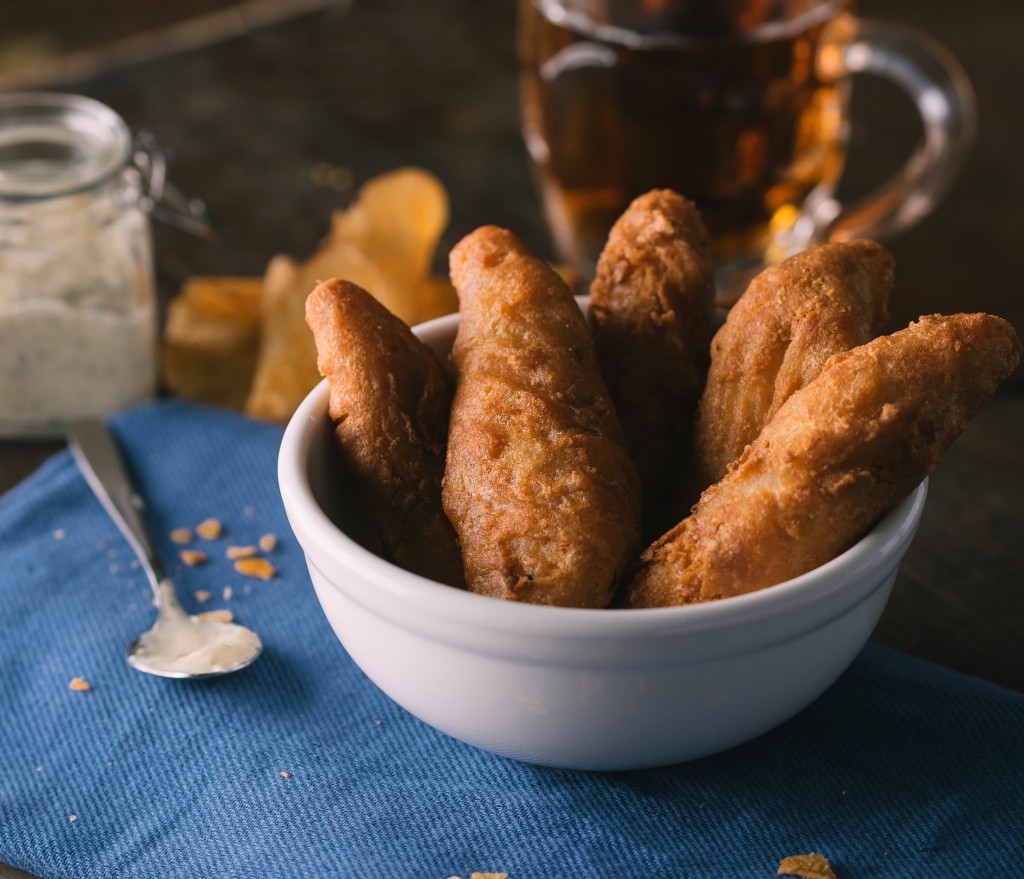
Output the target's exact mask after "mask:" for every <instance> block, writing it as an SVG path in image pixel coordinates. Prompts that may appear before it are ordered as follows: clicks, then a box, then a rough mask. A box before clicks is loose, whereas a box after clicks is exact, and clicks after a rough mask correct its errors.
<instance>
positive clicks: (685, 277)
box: [590, 189, 715, 533]
mask: <svg viewBox="0 0 1024 879" xmlns="http://www.w3.org/2000/svg"><path fill="white" fill-rule="evenodd" d="M714 296H715V285H714V272H713V267H712V263H711V242H710V239H709V237H708V233H707V230H706V229H705V228H704V223H703V221H702V220H701V218H700V214H699V213H698V212H697V209H696V207H695V206H694V205H693V204H692V203H691V202H689V201H687V200H686V199H685V198H683V197H682V196H681V195H678V194H676V193H675V192H672V191H671V190H668V189H660V190H657V189H656V190H652V191H651V192H648V193H646V194H645V195H641V196H640V197H638V198H637V199H635V200H634V201H633V203H632V204H631V205H630V206H629V208H627V210H626V212H625V213H624V214H623V215H622V216H621V217H619V219H618V221H617V222H616V223H615V225H614V226H613V227H612V230H611V233H610V234H609V236H608V243H607V244H606V245H605V248H604V250H603V251H602V253H601V258H600V259H599V260H598V263H597V274H596V276H595V278H594V282H593V284H592V285H591V287H590V323H591V329H592V330H593V334H594V344H595V346H596V348H597V358H598V362H599V363H600V365H601V373H602V375H603V376H604V380H605V384H607V386H608V392H609V394H611V398H612V402H613V403H614V404H615V409H616V412H618V415H619V418H620V419H621V421H622V427H623V429H624V430H625V432H626V443H627V446H628V447H629V451H630V454H631V455H632V457H633V461H634V463H635V464H636V468H637V471H638V472H639V474H640V482H641V484H642V486H643V510H644V518H645V520H651V519H654V520H657V518H658V516H659V514H660V513H661V509H662V507H663V505H664V502H665V500H666V498H667V497H668V495H669V494H670V492H671V491H672V487H673V477H674V476H677V475H678V474H679V469H680V466H681V463H682V462H683V461H684V460H686V458H687V457H688V456H689V445H690V434H691V431H692V427H693V419H694V415H695V413H696V408H697V401H698V399H699V398H700V394H701V391H702V390H703V388H704V378H705V374H706V372H707V366H708V349H709V346H710V342H711V321H712V316H713V313H714ZM656 533H660V531H658V532H656Z"/></svg>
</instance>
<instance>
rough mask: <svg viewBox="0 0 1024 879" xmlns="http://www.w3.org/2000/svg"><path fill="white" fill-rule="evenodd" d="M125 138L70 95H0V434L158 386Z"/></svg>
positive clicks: (111, 119)
mask: <svg viewBox="0 0 1024 879" xmlns="http://www.w3.org/2000/svg"><path fill="white" fill-rule="evenodd" d="M132 156H133V153H132V145H131V136H130V133H129V132H128V129H127V126H125V124H124V121H123V120H122V119H121V118H120V117H119V116H117V114H116V113H114V112H113V111H112V110H110V108H108V107H104V106H103V105H102V104H99V103H97V102H96V101H92V100H90V99H87V98H82V97H81V96H77V95H58V94H48V93H37V94H33V93H25V94H20V95H17V94H16V95H8V96H0V436H34V435H47V434H57V433H60V432H62V430H63V428H64V426H65V425H66V424H67V422H70V421H73V420H79V419H86V418H99V417H102V416H104V415H106V414H108V413H110V412H112V411H114V410H115V409H120V408H123V407H125V406H129V405H131V404H133V403H137V402H139V401H141V400H144V399H146V398H148V397H151V396H152V395H153V394H154V392H155V390H156V345H157V326H156V305H155V300H156V296H155V291H154V282H153V253H152V241H151V237H150V230H149V218H148V216H147V215H146V213H145V212H144V210H143V204H142V202H141V195H142V192H143V189H142V186H141V184H140V174H139V173H138V172H137V169H135V168H134V166H133V165H132V164H131V161H132Z"/></svg>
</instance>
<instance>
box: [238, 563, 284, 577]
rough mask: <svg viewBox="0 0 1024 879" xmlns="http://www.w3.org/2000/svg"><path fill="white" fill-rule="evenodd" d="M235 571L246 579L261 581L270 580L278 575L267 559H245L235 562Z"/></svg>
mask: <svg viewBox="0 0 1024 879" xmlns="http://www.w3.org/2000/svg"><path fill="white" fill-rule="evenodd" d="M235 570H236V571H238V573H239V574H244V575H245V576H246V577H258V578H259V579H260V580H269V579H270V578H271V577H273V576H274V574H276V573H277V568H275V567H274V566H273V565H272V564H271V563H270V562H268V561H267V560H266V559H256V558H243V559H238V560H237V561H236V562H235Z"/></svg>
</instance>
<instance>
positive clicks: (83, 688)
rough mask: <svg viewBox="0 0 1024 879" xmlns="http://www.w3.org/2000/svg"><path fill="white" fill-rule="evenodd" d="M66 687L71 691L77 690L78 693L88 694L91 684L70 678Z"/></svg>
mask: <svg viewBox="0 0 1024 879" xmlns="http://www.w3.org/2000/svg"><path fill="white" fill-rule="evenodd" d="M68 687H69V688H70V689H72V690H77V691H78V692H79V693H88V692H89V690H91V689H92V684H90V683H89V682H88V681H87V680H86V679H85V678H72V679H71V683H69V684H68Z"/></svg>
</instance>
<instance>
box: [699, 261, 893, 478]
mask: <svg viewBox="0 0 1024 879" xmlns="http://www.w3.org/2000/svg"><path fill="white" fill-rule="evenodd" d="M892 274H893V259H892V256H891V255H890V254H889V252H888V251H887V250H886V249H885V248H884V247H882V246H881V245H880V244H876V243H875V242H873V241H853V242H850V243H846V244H823V245H821V246H820V247H814V248H811V249H810V250H806V251H804V252H803V253H798V254H797V255H796V256H792V257H790V258H789V259H787V260H785V261H783V262H781V263H779V264H778V265H775V266H772V267H770V268H768V269H765V270H764V271H763V272H761V273H760V274H759V275H758V276H757V277H756V278H754V280H753V281H751V283H750V286H749V287H748V288H747V291H746V292H745V293H744V294H743V296H741V297H740V300H739V301H738V302H737V303H736V305H735V306H734V307H733V309H732V311H730V312H729V316H728V318H727V319H726V321H725V324H724V325H723V326H722V328H721V329H720V330H719V331H718V332H717V333H716V334H715V338H714V341H713V342H712V345H711V367H710V370H709V371H708V378H707V385H706V386H705V389H704V394H703V396H702V397H701V401H700V408H699V412H698V416H697V426H696V430H695V433H694V452H695V457H696V463H695V467H694V469H695V471H696V478H697V485H696V486H695V489H696V490H695V491H693V492H692V494H693V495H694V497H696V495H697V494H699V492H700V490H701V489H703V488H705V487H707V486H708V485H711V484H712V483H713V482H717V481H718V480H719V479H721V478H722V476H724V475H725V471H726V468H727V467H728V466H729V464H731V463H732V462H733V461H735V460H736V459H737V458H738V457H739V456H740V454H741V453H742V451H743V449H744V448H745V447H746V446H747V444H748V443H750V442H752V441H753V440H754V438H755V437H756V436H757V435H758V434H759V433H760V432H761V429H762V428H763V427H764V425H765V424H767V423H768V420H769V419H770V418H771V417H772V415H774V414H775V412H776V411H778V409H779V407H780V406H781V405H782V404H783V403H785V402H786V400H787V399H789V397H790V395H792V394H793V393H794V392H795V391H797V390H799V389H800V388H802V387H804V386H805V385H806V384H807V383H808V382H810V381H811V380H812V379H813V378H814V377H815V376H817V375H818V373H819V372H820V371H821V368H822V367H823V366H824V365H825V361H826V360H828V359H829V357H831V356H832V355H833V354H837V353H839V352H840V351H846V350H849V349H850V348H853V347H855V346H857V345H862V344H864V343H865V342H867V341H868V340H869V339H872V338H874V336H875V335H877V334H878V333H879V332H880V331H881V329H882V327H883V326H884V324H885V321H886V320H888V300H889V291H890V289H891V288H892Z"/></svg>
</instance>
